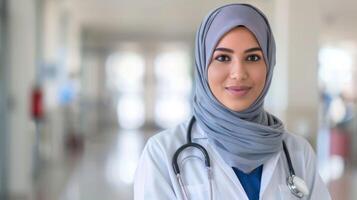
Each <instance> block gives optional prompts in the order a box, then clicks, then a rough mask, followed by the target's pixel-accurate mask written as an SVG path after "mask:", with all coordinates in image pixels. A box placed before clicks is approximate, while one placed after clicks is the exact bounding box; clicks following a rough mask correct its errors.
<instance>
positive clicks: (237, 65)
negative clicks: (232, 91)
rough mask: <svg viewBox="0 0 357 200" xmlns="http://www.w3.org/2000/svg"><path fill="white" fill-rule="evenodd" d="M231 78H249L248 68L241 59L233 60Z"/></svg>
mask: <svg viewBox="0 0 357 200" xmlns="http://www.w3.org/2000/svg"><path fill="white" fill-rule="evenodd" d="M230 78H231V79H235V80H245V79H247V78H248V73H247V70H246V69H245V66H244V64H243V63H242V62H241V61H236V62H232V65H231V70H230Z"/></svg>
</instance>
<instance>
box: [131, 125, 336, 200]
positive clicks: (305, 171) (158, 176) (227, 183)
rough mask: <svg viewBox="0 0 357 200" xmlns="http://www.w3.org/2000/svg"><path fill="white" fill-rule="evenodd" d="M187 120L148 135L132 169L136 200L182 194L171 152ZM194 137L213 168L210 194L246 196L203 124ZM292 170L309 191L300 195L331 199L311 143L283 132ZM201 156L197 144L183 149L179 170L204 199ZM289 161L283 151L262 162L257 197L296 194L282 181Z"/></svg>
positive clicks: (270, 199) (171, 199)
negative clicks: (204, 151)
mask: <svg viewBox="0 0 357 200" xmlns="http://www.w3.org/2000/svg"><path fill="white" fill-rule="evenodd" d="M187 126H188V122H185V123H182V124H180V125H178V126H176V127H175V128H172V129H168V130H166V131H163V132H161V133H159V134H156V135H154V136H153V137H151V138H150V139H149V140H148V142H147V143H146V146H145V148H144V150H143V153H142V155H141V158H140V161H139V163H138V167H137V170H136V174H135V182H134V199H135V200H143V199H145V200H148V199H150V200H151V199H152V200H175V199H180V200H181V199H184V198H183V195H182V192H181V189H180V186H179V183H178V181H177V179H176V176H175V174H174V171H173V169H172V157H173V155H174V153H175V151H176V150H177V149H178V148H179V147H180V146H181V145H183V144H185V143H186V132H187ZM192 140H193V142H197V143H199V144H201V145H202V146H204V147H205V148H206V150H207V151H208V154H209V156H210V160H211V167H212V176H213V182H212V185H213V187H212V190H213V199H214V200H216V199H218V200H221V199H222V200H223V199H239V200H248V197H247V195H246V193H245V191H244V189H243V187H242V185H241V184H240V182H239V179H238V178H237V176H236V174H235V173H234V171H233V169H232V168H231V166H229V165H227V164H226V163H225V162H224V161H223V159H222V158H221V156H220V155H219V154H218V152H217V151H216V150H215V149H214V147H213V146H212V145H210V144H209V143H208V141H207V137H206V135H205V133H204V132H203V131H202V129H201V128H200V127H199V126H197V123H195V124H194V126H193V128H192ZM284 140H285V142H286V145H287V148H288V151H289V153H290V157H291V160H292V164H293V167H294V170H295V174H296V175H297V176H299V177H301V178H302V179H303V180H304V181H305V182H306V184H307V186H308V188H309V190H310V195H309V196H308V197H304V198H303V199H311V200H321V199H323V200H329V199H331V197H330V195H329V192H328V190H327V188H326V186H325V184H324V183H323V181H322V179H321V178H320V176H319V174H318V172H317V170H316V159H315V154H314V151H313V149H312V148H311V146H310V144H309V143H308V142H307V141H306V140H305V139H303V138H302V137H299V136H297V135H293V134H286V136H285V138H284ZM197 158H203V156H202V155H201V153H200V151H199V150H197V149H195V148H189V149H186V150H185V151H184V152H182V153H181V155H180V156H179V166H180V169H181V175H182V177H183V182H184V184H185V187H186V190H187V191H188V195H189V199H194V200H200V199H202V200H208V199H209V194H210V193H209V191H210V187H209V184H208V181H207V180H208V178H207V173H206V169H205V168H204V162H203V159H202V160H200V159H197ZM287 177H288V165H287V161H286V157H285V154H284V151H283V150H282V151H281V152H279V153H277V154H276V155H275V156H273V157H272V158H271V159H270V160H268V161H267V162H266V163H264V165H263V172H262V178H261V187H260V194H259V196H260V199H261V200H278V199H282V200H293V199H298V198H297V197H295V196H294V195H293V194H292V193H291V192H290V190H289V188H288V186H287V184H286V178H287Z"/></svg>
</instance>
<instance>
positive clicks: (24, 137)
mask: <svg viewBox="0 0 357 200" xmlns="http://www.w3.org/2000/svg"><path fill="white" fill-rule="evenodd" d="M8 6H9V7H8V11H9V18H8V20H9V21H8V22H9V27H8V28H9V32H8V33H9V35H8V38H9V40H8V43H9V57H8V59H9V74H8V76H9V93H10V99H11V101H12V102H11V104H12V105H13V106H12V107H11V109H10V113H9V133H10V134H9V148H10V149H9V156H8V169H9V175H8V178H9V183H8V184H9V192H10V195H11V196H15V197H17V198H23V197H26V196H28V195H29V193H30V192H31V189H32V188H31V186H32V184H31V181H32V147H33V144H34V124H33V122H32V121H31V118H30V114H29V109H30V105H29V104H30V91H31V88H32V85H33V84H34V83H35V71H36V70H35V69H36V63H35V62H36V61H35V58H36V54H35V53H36V40H35V38H36V36H35V28H36V19H35V6H36V4H35V0H28V1H22V0H11V1H8Z"/></svg>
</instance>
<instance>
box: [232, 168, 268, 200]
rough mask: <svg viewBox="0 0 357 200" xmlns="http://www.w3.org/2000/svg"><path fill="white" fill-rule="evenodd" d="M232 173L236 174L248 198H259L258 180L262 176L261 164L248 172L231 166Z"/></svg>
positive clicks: (257, 199) (256, 199)
mask: <svg viewBox="0 0 357 200" xmlns="http://www.w3.org/2000/svg"><path fill="white" fill-rule="evenodd" d="M233 170H234V173H235V174H236V175H237V177H238V179H239V181H240V183H241V184H242V186H243V188H244V191H245V193H246V194H247V196H248V198H249V200H259V193H260V182H261V178H262V172H263V165H261V166H259V167H257V168H255V169H254V170H253V171H251V172H250V173H249V174H246V173H244V172H242V171H241V170H239V169H238V168H235V167H233Z"/></svg>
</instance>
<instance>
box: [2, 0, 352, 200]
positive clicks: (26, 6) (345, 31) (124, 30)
mask: <svg viewBox="0 0 357 200" xmlns="http://www.w3.org/2000/svg"><path fill="white" fill-rule="evenodd" d="M226 3H249V4H253V5H255V6H257V7H258V8H259V9H261V10H263V11H264V13H266V14H267V18H268V19H269V20H270V22H271V26H272V29H273V32H274V37H275V40H276V47H277V48H276V49H277V58H276V66H275V69H274V70H275V71H274V76H273V80H272V84H271V88H270V90H269V93H268V96H267V97H266V99H265V102H264V103H265V104H264V105H265V109H266V110H267V111H269V112H270V113H272V114H274V115H276V116H277V117H279V118H280V119H281V120H282V121H283V122H284V124H285V125H286V127H285V128H286V129H287V130H289V131H290V132H291V133H293V134H298V135H300V136H302V137H304V138H306V139H307V140H308V141H309V142H310V144H311V145H312V147H313V149H314V150H315V152H316V155H317V163H318V170H319V173H320V175H321V177H322V179H323V181H324V182H325V183H326V185H327V186H328V189H329V192H330V193H331V196H332V198H333V199H336V200H354V199H356V197H357V190H356V188H357V23H356V20H355V19H357V1H354V0H341V1H333V0H312V1H311V0H300V1H296V0H270V1H265V0H245V1H231V0H229V1H224V2H222V1H218V0H194V1H192V0H191V1H190V0H176V1H165V0H152V1H144V0H132V1H128V0H104V1H103V0H26V1H21V0H0V200H99V199H105V200H114V199H120V200H130V199H133V180H134V175H135V170H136V167H137V164H138V160H139V157H140V154H141V152H142V150H143V148H144V146H145V143H146V142H147V140H148V138H150V137H151V136H153V135H154V134H156V133H158V132H160V131H162V130H164V129H167V128H170V127H174V126H175V125H177V124H179V123H181V122H184V121H187V120H189V117H190V116H191V115H192V109H191V98H192V93H193V92H194V91H192V88H193V87H194V82H193V80H194V68H195V51H194V47H195V32H196V30H197V28H198V27H199V25H200V22H201V19H202V18H203V17H204V16H205V14H206V13H208V12H209V11H210V10H212V9H214V8H216V7H217V6H219V5H223V4H226Z"/></svg>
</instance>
